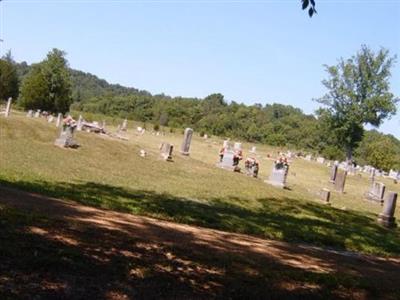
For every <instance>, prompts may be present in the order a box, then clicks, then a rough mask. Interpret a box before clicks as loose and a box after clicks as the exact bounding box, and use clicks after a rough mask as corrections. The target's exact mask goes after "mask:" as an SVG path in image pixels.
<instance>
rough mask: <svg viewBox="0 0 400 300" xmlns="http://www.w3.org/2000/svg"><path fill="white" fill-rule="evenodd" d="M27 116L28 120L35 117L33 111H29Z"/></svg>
mask: <svg viewBox="0 0 400 300" xmlns="http://www.w3.org/2000/svg"><path fill="white" fill-rule="evenodd" d="M26 116H27V117H28V118H32V117H33V110H32V109H30V110H28V113H27V114H26Z"/></svg>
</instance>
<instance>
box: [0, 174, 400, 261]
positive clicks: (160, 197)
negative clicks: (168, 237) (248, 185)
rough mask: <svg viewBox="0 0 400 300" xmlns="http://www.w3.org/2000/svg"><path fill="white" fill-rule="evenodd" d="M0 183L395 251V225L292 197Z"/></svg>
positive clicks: (277, 234)
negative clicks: (251, 204) (198, 196)
mask: <svg viewBox="0 0 400 300" xmlns="http://www.w3.org/2000/svg"><path fill="white" fill-rule="evenodd" d="M0 185H4V186H9V187H14V188H18V189H23V190H26V191H32V192H38V193H41V194H44V195H47V196H53V197H58V198H63V199H70V200H74V201H77V202H79V203H82V204H85V205H90V206H95V207H102V208H106V209H111V210H116V211H122V212H130V213H135V214H141V215H147V216H153V217H157V218H163V219H167V220H173V221H176V222H179V223H186V224H194V225H199V226H203V227H208V228H214V229H220V230H224V231H230V232H237V233H245V234H251V235H255V236H260V237H266V238H273V239H279V240H284V241H291V242H293V241H294V242H305V243H309V244H313V245H318V246H325V247H333V248H336V249H341V250H353V251H360V252H364V253H372V254H382V255H399V254H400V234H399V230H398V229H391V230H389V229H386V228H383V227H381V226H380V225H378V224H377V223H376V219H375V218H376V216H374V215H373V214H366V213H361V212H356V211H342V210H338V209H335V208H331V207H328V206H324V205H319V204H317V203H312V202H306V201H299V200H297V199H294V198H289V197H287V198H283V199H276V198H265V199H258V202H259V207H258V208H256V209H249V208H246V207H245V203H244V200H243V199H235V198H229V199H203V200H204V201H195V200H188V199H185V198H179V197H175V196H172V195H169V194H158V193H155V192H151V191H142V190H134V189H127V188H123V187H117V186H110V185H105V184H99V183H94V182H78V183H49V182H43V181H40V182H24V181H17V182H9V181H5V180H0Z"/></svg>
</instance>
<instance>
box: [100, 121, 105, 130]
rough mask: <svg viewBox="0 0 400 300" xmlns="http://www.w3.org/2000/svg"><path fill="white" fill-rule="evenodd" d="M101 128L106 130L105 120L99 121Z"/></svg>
mask: <svg viewBox="0 0 400 300" xmlns="http://www.w3.org/2000/svg"><path fill="white" fill-rule="evenodd" d="M101 128H102V129H103V131H106V120H103V122H102V123H101Z"/></svg>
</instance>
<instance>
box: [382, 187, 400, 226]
mask: <svg viewBox="0 0 400 300" xmlns="http://www.w3.org/2000/svg"><path fill="white" fill-rule="evenodd" d="M396 202H397V193H395V192H389V193H388V196H387V199H386V200H385V204H384V206H383V210H382V213H380V214H379V216H378V222H379V223H380V224H382V225H383V226H385V227H395V226H396V219H395V217H394V212H395V210H396Z"/></svg>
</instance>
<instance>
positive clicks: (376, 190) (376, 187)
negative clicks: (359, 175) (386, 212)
mask: <svg viewBox="0 0 400 300" xmlns="http://www.w3.org/2000/svg"><path fill="white" fill-rule="evenodd" d="M384 194H385V185H384V184H383V183H382V182H377V181H373V182H372V185H371V188H370V190H369V191H368V192H367V193H366V194H365V197H366V198H367V199H368V200H371V201H376V202H379V203H383V196H384Z"/></svg>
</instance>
